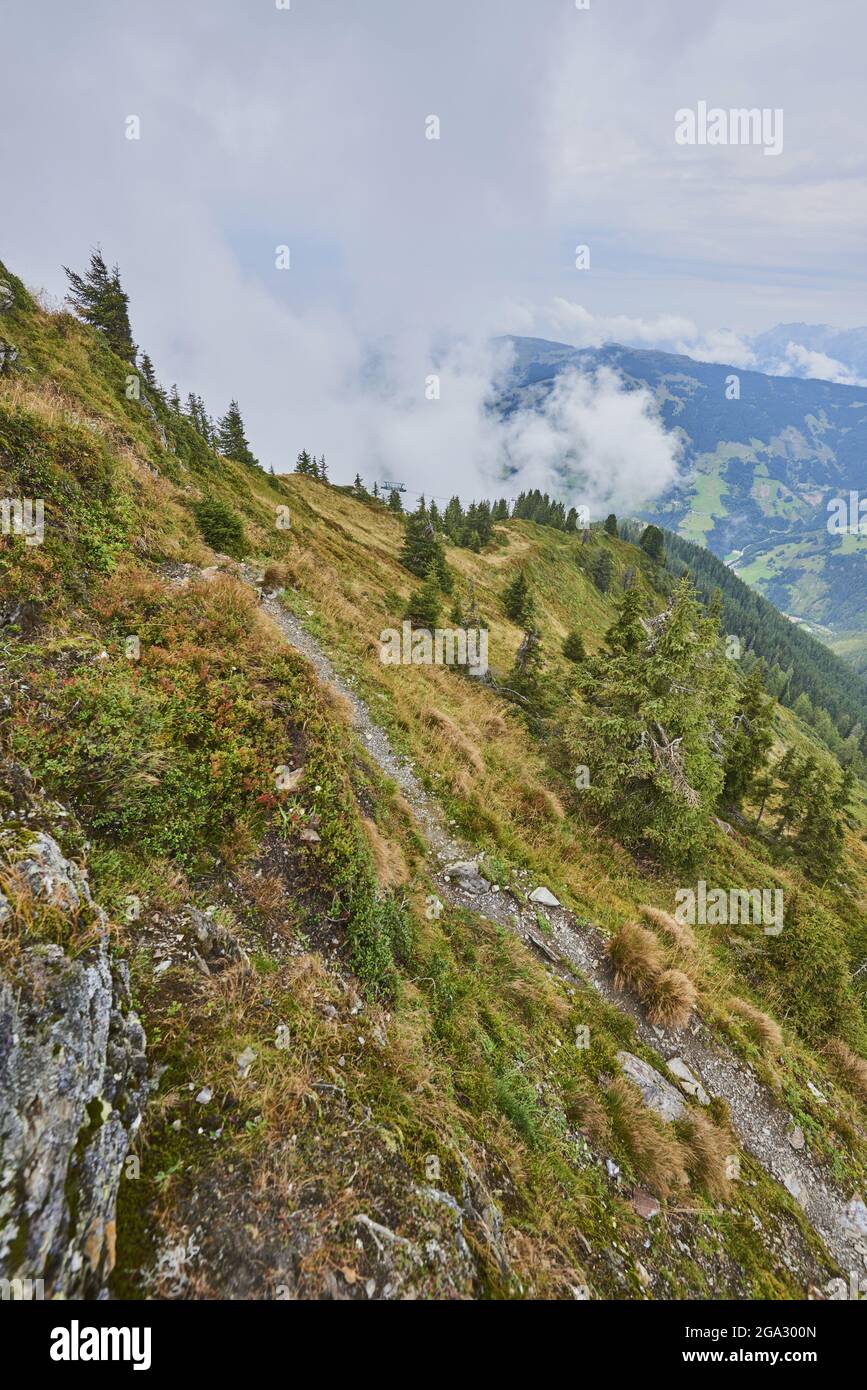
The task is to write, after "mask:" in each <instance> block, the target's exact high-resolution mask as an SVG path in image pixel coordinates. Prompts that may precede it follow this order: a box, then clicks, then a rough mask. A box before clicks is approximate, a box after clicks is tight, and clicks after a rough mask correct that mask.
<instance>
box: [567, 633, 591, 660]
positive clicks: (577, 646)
mask: <svg viewBox="0 0 867 1390" xmlns="http://www.w3.org/2000/svg"><path fill="white" fill-rule="evenodd" d="M563 655H564V656H565V658H566V660H567V661H574V662H575V664H576V665H577V664H578V663H579V662H581V661H583V660H584V658H585V657H586V655H587V653H586V651H585V650H584V639H583V637H582V636H581V633H580V632H576V631H575V630H574V629H573V630H572V632H570V633H569V635H568V637H566V638H565V640H564V642H563Z"/></svg>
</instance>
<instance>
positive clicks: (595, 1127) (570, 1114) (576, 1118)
mask: <svg viewBox="0 0 867 1390" xmlns="http://www.w3.org/2000/svg"><path fill="white" fill-rule="evenodd" d="M565 1102H566V1104H565V1110H566V1119H567V1120H568V1121H569V1123H570V1124H571V1125H574V1126H575V1128H576V1129H580V1131H581V1133H582V1134H585V1135H586V1136H587V1138H588V1139H589V1140H590V1142H591V1143H592V1144H594V1145H595V1146H596V1148H598V1149H602V1148H604V1147H605V1146H606V1144H607V1143H608V1142H609V1139H610V1136H611V1125H610V1123H609V1120H608V1112H607V1111H606V1109H605V1106H604V1105H603V1103H602V1101H601V1099H600V1094H599V1092H598V1091H593V1090H591V1089H590V1087H589V1084H588V1083H586V1082H585V1081H576V1082H574V1083H573V1085H572V1087H571V1088H570V1090H569V1091H568V1092H567V1093H566V1096H565Z"/></svg>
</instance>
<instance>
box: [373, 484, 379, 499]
mask: <svg viewBox="0 0 867 1390" xmlns="http://www.w3.org/2000/svg"><path fill="white" fill-rule="evenodd" d="M373 495H374V497H375V498H376V499H377V501H378V500H379V483H376V482H375V483H374V484H373Z"/></svg>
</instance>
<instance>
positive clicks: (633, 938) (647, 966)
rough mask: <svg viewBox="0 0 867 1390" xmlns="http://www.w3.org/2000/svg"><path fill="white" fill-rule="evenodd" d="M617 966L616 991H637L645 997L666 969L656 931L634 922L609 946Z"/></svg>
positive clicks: (621, 929)
mask: <svg viewBox="0 0 867 1390" xmlns="http://www.w3.org/2000/svg"><path fill="white" fill-rule="evenodd" d="M608 957H609V959H610V961H611V964H612V965H613V967H614V988H615V989H617V990H622V989H626V988H627V987H628V988H630V989H634V990H635V992H636V994H638V995H640V996H641V997H643V996H644V995H645V994H646V993H647V991H648V990H649V989H650V988H651V986H652V985H653V983H654V981H655V980H657V979H658V977H659V976H660V975H661V974H662V972H663V969H664V963H663V957H662V948H661V947H660V945H659V942H658V941H657V939H656V937H655V936H654V935H653V933H652V932H649V931H648V930H647V929H646V928H645V927H640V926H639V925H638V923H637V922H630V923H628V924H627V925H626V926H625V927H621V928H620V931H619V932H618V933H617V935H616V936H615V937H614V939H613V941H611V942H609V945H608Z"/></svg>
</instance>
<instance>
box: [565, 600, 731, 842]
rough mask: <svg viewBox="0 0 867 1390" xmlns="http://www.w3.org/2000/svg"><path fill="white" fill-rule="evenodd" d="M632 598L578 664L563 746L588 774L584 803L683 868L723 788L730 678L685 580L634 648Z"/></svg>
mask: <svg viewBox="0 0 867 1390" xmlns="http://www.w3.org/2000/svg"><path fill="white" fill-rule="evenodd" d="M636 594H637V591H635V590H630V591H629V592H628V593H626V594H624V595H623V598H622V600H621V605H620V614H619V617H618V621H617V623H615V625H614V627H613V628H612V629H611V631H610V632H609V633H608V635H607V644H608V650H607V651H606V652H604V653H600V654H599V655H597V656H594V657H591V658H589V659H588V660H587V661H586V662H584V664H583V665H582V666H580V667H578V668H577V672H576V679H577V681H578V686H579V689H580V691H581V693H582V696H583V707H582V708H581V709H580V710H579V712H578V714H577V715H576V717H575V720H574V724H573V726H572V730H571V740H572V750H573V753H574V755H575V757H576V760H577V761H578V762H579V763H580V764H581V765H583V766H586V767H588V768H590V774H591V783H590V787H589V788H588V789H587V793H586V795H587V796H588V798H589V800H590V803H591V805H594V806H595V807H596V809H597V810H598V811H599V813H600V814H601V815H602V816H603V817H604V819H605V820H606V821H607V822H608V823H609V825H610V826H611V828H612V830H613V831H614V833H615V834H616V835H618V836H619V838H620V839H621V840H622V841H623V842H624V843H625V844H627V845H630V846H634V847H639V846H645V847H649V848H652V849H653V850H655V852H656V853H657V854H658V855H659V856H660V857H661V858H662V859H663V860H666V861H670V862H672V863H674V862H682V861H683V862H689V861H691V860H694V859H695V858H696V856H697V855H699V854H700V853H701V852H702V851H703V850H704V848H705V846H706V844H707V841H708V837H709V834H710V825H711V824H712V822H711V819H710V817H711V814H712V812H713V810H714V808H715V807H716V805H717V802H718V801H719V798H720V794H721V792H722V787H723V780H724V772H723V764H722V749H723V748H724V746H725V738H726V736H727V734H728V732H729V730H730V728H731V724H732V719H733V715H734V711H735V705H736V690H735V686H734V677H733V675H732V672H731V670H730V667H729V663H727V662H726V661H725V660H724V658H723V657H722V656H721V654H720V651H719V629H718V626H717V624H716V622H715V621H714V619H713V618H711V617H710V616H709V615H708V614H706V613H705V612H703V611H702V609H701V608H700V607H699V605H698V603H697V601H696V597H695V592H694V590H693V588H692V586H691V584H690V583H689V581H687V580H683V581H681V582H680V583H679V584H678V586H677V589H676V590H675V593H674V596H673V599H672V602H671V604H670V607H669V609H668V610H667V612H666V613H664V614H663V615H661V616H660V617H659V618H658V619H656V620H654V621H653V622H652V623H650V624H649V625H648V626H649V631H646V630H644V629H641V631H642V634H643V635H642V638H641V640H640V641H638V642H637V643H636V638H637V633H638V631H639V627H640V624H639V622H638V615H637V612H636V611H635V607H634V605H635V600H636Z"/></svg>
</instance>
